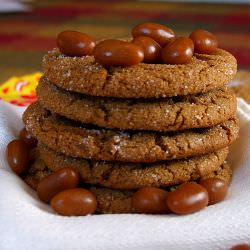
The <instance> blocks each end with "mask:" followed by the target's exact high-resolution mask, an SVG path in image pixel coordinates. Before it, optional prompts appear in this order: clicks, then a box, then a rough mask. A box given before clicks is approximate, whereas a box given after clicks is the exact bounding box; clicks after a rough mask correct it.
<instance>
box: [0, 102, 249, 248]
mask: <svg viewBox="0 0 250 250" xmlns="http://www.w3.org/2000/svg"><path fill="white" fill-rule="evenodd" d="M23 110H24V108H21V107H17V106H14V105H11V104H8V103H5V102H3V101H0V192H1V194H0V249H1V250H15V249H19V250H34V249H36V250H49V249H53V250H67V249H73V250H78V249H79V250H84V249H88V250H92V249H98V250H120V249H129V250H149V249H150V250H166V249H168V250H182V249H183V250H184V249H185V250H188V249H192V250H195V249H197V250H198V249H203V250H210V249H211V250H216V249H230V247H232V246H233V245H236V244H239V243H243V242H248V243H250V105H248V104H246V103H245V102H244V101H243V100H242V99H238V116H239V118H240V121H241V129H240V138H239V139H238V140H237V141H236V142H235V144H234V145H233V146H232V147H231V150H230V155H229V163H231V164H232V166H233V167H234V176H233V181H232V184H231V187H230V190H229V194H228V196H227V198H226V199H225V200H224V201H223V202H221V203H218V204H216V205H214V206H209V207H207V208H206V209H203V210H202V211H200V212H198V213H194V214H190V215H185V216H178V215H173V214H172V215H141V214H134V215H132V214H131V215H129V214H127V215H92V216H85V217H62V216H59V215H56V214H54V212H53V211H52V210H51V208H50V207H49V206H48V205H46V204H44V203H42V202H40V201H39V200H38V199H37V196H36V193H35V192H34V191H33V190H31V189H30V188H29V187H28V186H27V185H26V184H25V183H24V182H23V181H22V180H21V179H20V178H19V177H18V176H16V175H15V174H14V173H12V171H11V170H10V169H9V167H8V165H7V161H6V156H5V154H6V153H5V151H6V145H7V144H8V142H9V141H11V140H12V139H14V138H16V137H17V135H18V133H19V130H20V129H21V128H22V127H23V124H22V122H21V114H22V112H23Z"/></svg>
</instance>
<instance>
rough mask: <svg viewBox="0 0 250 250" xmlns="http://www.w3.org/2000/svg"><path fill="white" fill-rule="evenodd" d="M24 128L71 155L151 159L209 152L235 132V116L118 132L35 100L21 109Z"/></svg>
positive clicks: (39, 138) (228, 139)
mask: <svg viewBox="0 0 250 250" xmlns="http://www.w3.org/2000/svg"><path fill="white" fill-rule="evenodd" d="M23 120H24V123H25V125H26V129H27V130H28V131H30V132H31V133H32V134H33V136H34V137H36V138H37V139H38V141H40V142H41V143H43V144H45V145H46V146H48V147H50V148H52V149H53V150H55V151H57V152H60V153H64V154H66V155H68V156H72V157H82V158H87V159H89V158H91V159H94V160H107V161H126V162H155V161H162V160H172V159H181V158H186V157H190V156H194V155H201V154H205V153H208V152H213V151H215V150H218V149H220V148H223V147H226V146H228V145H230V144H231V143H232V142H233V141H234V140H235V139H236V138H237V136H238V130H239V125H238V120H237V118H231V119H229V120H228V121H225V122H224V123H222V124H220V125H217V126H214V127H211V128H205V129H196V130H188V131H183V132H176V133H156V132H132V131H130V132H122V131H117V130H107V129H94V128H87V127H86V126H83V125H82V124H78V123H75V122H73V121H71V120H68V119H63V118H62V117H58V116H56V115H54V114H51V113H50V112H49V111H47V110H45V109H44V108H42V107H41V105H40V104H39V103H38V102H36V103H33V104H31V105H30V106H29V107H28V108H27V110H26V111H25V112H24V115H23Z"/></svg>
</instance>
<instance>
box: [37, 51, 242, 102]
mask: <svg viewBox="0 0 250 250" xmlns="http://www.w3.org/2000/svg"><path fill="white" fill-rule="evenodd" d="M42 66H43V70H44V73H45V75H46V77H47V78H48V79H49V80H50V81H51V82H53V83H54V84H56V85H57V86H59V87H61V88H64V89H67V90H71V91H75V92H79V93H83V94H87V95H93V96H107V97H120V98H141V97H143V98H152V97H171V96H177V95H187V94H196V93H204V92H207V91H209V90H211V89H214V88H217V87H221V86H223V85H225V84H226V83H228V82H229V81H230V80H232V79H233V77H234V76H235V74H236V70H237V63H236V59H235V58H234V57H233V56H232V55H231V54H230V53H228V52H226V51H224V50H222V49H217V50H216V52H215V53H213V54H211V55H205V54H194V56H193V57H192V59H191V60H190V62H189V63H187V64H179V65H169V64H148V63H147V64H146V63H139V64H137V65H134V66H130V67H118V66H116V67H115V66H113V67H110V68H109V69H106V68H104V67H103V66H102V65H100V64H99V63H97V62H96V61H95V59H94V57H93V56H82V57H69V56H65V55H63V54H61V53H60V51H59V50H58V49H54V50H52V51H50V52H48V54H46V55H45V56H44V58H43V63H42Z"/></svg>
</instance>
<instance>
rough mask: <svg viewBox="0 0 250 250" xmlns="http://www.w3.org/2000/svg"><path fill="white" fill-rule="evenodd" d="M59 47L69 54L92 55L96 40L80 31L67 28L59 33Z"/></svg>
mask: <svg viewBox="0 0 250 250" xmlns="http://www.w3.org/2000/svg"><path fill="white" fill-rule="evenodd" d="M56 42H57V47H58V48H59V49H60V51H61V52H62V53H63V54H65V55H67V56H86V55H92V52H93V49H94V47H95V42H94V39H93V38H92V37H90V36H89V35H87V34H85V33H81V32H78V31H71V30H66V31H63V32H61V33H59V34H58V36H57V40H56Z"/></svg>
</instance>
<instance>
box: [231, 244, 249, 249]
mask: <svg viewBox="0 0 250 250" xmlns="http://www.w3.org/2000/svg"><path fill="white" fill-rule="evenodd" d="M230 250H250V244H240V245H236V246H234V247H232V248H231V249H230Z"/></svg>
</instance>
